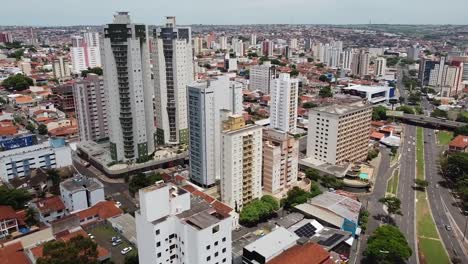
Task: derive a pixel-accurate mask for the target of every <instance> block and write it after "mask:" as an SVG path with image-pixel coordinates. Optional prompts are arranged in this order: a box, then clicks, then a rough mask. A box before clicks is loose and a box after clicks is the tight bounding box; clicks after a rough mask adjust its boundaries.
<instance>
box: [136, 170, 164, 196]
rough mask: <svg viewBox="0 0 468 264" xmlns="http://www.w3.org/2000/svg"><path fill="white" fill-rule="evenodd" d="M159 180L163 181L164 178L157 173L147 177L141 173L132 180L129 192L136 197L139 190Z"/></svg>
mask: <svg viewBox="0 0 468 264" xmlns="http://www.w3.org/2000/svg"><path fill="white" fill-rule="evenodd" d="M159 180H162V177H161V175H159V174H158V173H155V174H153V175H151V176H146V175H145V174H143V173H139V174H137V175H135V176H133V177H132V178H131V180H130V182H129V184H128V191H129V192H130V194H132V195H135V193H137V192H138V190H140V189H142V188H145V187H148V186H150V185H152V184H154V183H155V182H157V181H159Z"/></svg>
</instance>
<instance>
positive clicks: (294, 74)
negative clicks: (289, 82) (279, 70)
mask: <svg viewBox="0 0 468 264" xmlns="http://www.w3.org/2000/svg"><path fill="white" fill-rule="evenodd" d="M289 75H291V77H296V76H298V75H299V71H298V70H296V69H292V70H291V72H290V73H289Z"/></svg>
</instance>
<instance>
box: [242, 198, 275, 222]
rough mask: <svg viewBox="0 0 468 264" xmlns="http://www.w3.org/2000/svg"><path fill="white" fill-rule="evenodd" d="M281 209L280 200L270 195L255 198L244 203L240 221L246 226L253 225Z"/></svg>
mask: <svg viewBox="0 0 468 264" xmlns="http://www.w3.org/2000/svg"><path fill="white" fill-rule="evenodd" d="M278 209H279V204H278V200H276V198H274V197H273V196H270V195H265V196H263V197H262V198H261V199H260V200H253V201H251V202H250V203H248V204H246V205H244V207H243V208H242V211H241V212H240V215H239V222H240V223H241V224H243V225H246V226H253V225H256V224H258V223H259V222H261V221H265V220H266V219H268V218H270V217H271V216H272V215H273V214H274V213H275V212H276V211H277V210H278Z"/></svg>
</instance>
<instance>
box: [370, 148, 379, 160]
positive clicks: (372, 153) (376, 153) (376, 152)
mask: <svg viewBox="0 0 468 264" xmlns="http://www.w3.org/2000/svg"><path fill="white" fill-rule="evenodd" d="M377 156H379V149H376V148H373V149H371V150H369V151H368V152H367V160H373V159H375V158H377Z"/></svg>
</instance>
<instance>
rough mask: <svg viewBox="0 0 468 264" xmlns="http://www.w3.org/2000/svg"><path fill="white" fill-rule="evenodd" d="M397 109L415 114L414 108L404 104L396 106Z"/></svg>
mask: <svg viewBox="0 0 468 264" xmlns="http://www.w3.org/2000/svg"><path fill="white" fill-rule="evenodd" d="M396 110H397V111H402V112H403V113H405V114H411V115H414V109H413V108H412V107H411V106H407V105H402V106H399V107H397V108H396Z"/></svg>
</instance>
